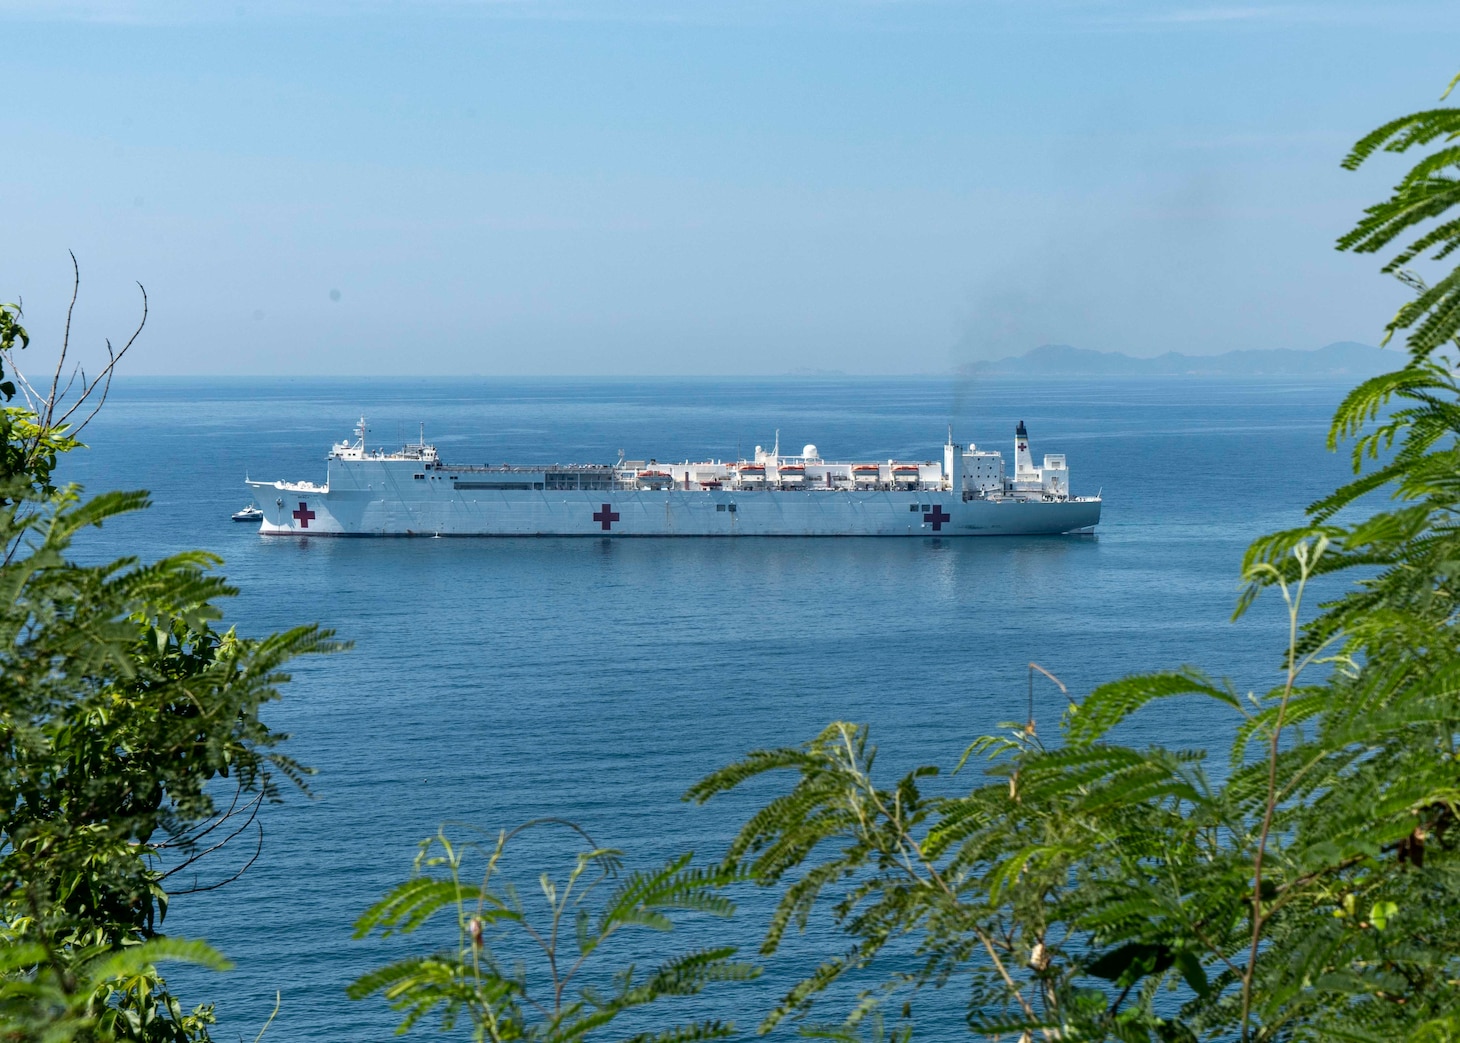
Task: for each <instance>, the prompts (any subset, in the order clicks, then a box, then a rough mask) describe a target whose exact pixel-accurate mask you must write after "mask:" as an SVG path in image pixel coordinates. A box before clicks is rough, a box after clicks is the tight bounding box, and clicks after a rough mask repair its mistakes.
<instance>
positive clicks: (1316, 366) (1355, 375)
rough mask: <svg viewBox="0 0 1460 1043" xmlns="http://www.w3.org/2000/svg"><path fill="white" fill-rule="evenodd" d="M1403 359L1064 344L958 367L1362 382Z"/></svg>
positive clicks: (1021, 372)
mask: <svg viewBox="0 0 1460 1043" xmlns="http://www.w3.org/2000/svg"><path fill="white" fill-rule="evenodd" d="M1406 361H1407V356H1406V355H1405V353H1404V350H1403V349H1402V348H1376V347H1374V346H1373V345H1370V344H1359V343H1357V342H1355V341H1348V340H1345V341H1339V342H1338V343H1335V344H1329V345H1326V346H1325V347H1321V348H1319V349H1317V350H1316V351H1295V350H1292V349H1290V348H1276V349H1273V350H1269V351H1228V352H1224V353H1223V354H1221V355H1183V354H1181V353H1179V352H1175V351H1168V352H1166V354H1164V355H1157V356H1155V357H1154V358H1133V357H1132V356H1130V355H1123V354H1121V353H1120V352H1118V351H1091V350H1090V349H1088V348H1074V347H1070V346H1069V345H1068V344H1045V345H1043V346H1042V347H1038V348H1034V349H1032V350H1030V351H1027V352H1025V353H1024V354H1023V355H1019V356H1013V357H1010V358H1002V359H997V360H994V361H988V362H969V363H966V364H964V365H962V366H959V367H958V372H959V374H961V375H963V376H970V377H1255V378H1261V377H1308V378H1315V379H1322V378H1333V379H1336V380H1337V379H1344V380H1362V379H1365V378H1368V377H1372V376H1377V375H1378V374H1380V373H1387V372H1389V371H1390V370H1394V369H1398V368H1399V367H1400V366H1402V365H1404V363H1405V362H1406Z"/></svg>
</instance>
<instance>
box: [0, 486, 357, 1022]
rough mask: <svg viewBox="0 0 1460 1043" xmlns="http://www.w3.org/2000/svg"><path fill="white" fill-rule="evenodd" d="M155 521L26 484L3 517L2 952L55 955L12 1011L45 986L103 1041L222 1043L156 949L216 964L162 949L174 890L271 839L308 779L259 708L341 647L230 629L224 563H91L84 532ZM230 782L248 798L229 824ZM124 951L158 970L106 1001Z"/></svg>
mask: <svg viewBox="0 0 1460 1043" xmlns="http://www.w3.org/2000/svg"><path fill="white" fill-rule="evenodd" d="M145 505H146V499H145V497H144V496H143V495H142V494H139V493H107V494H103V495H101V496H98V497H95V498H93V499H91V500H89V501H85V502H82V501H81V500H80V499H79V497H78V495H77V493H76V492H75V491H74V490H71V489H67V490H62V491H60V492H57V493H55V494H53V495H52V496H50V497H47V498H45V499H42V500H37V499H35V498H33V496H32V494H31V493H29V492H28V491H27V490H26V489H25V488H24V487H17V488H16V495H15V496H14V498H12V499H11V501H10V502H9V503H8V504H7V505H5V506H4V507H0V540H3V543H4V546H5V547H7V548H9V549H10V551H11V554H10V559H9V560H8V561H6V562H5V563H4V564H3V565H0V747H3V749H4V753H5V756H4V758H3V760H0V910H3V917H4V926H3V930H0V941H3V943H4V944H5V946H6V951H7V952H8V953H9V959H10V961H11V964H10V965H11V967H12V970H13V969H14V968H15V967H16V966H17V965H16V964H15V953H16V952H22V953H34V952H36V951H44V952H45V953H46V954H47V960H46V961H45V962H44V963H42V962H39V961H36V960H34V959H33V958H32V959H29V960H23V961H21V963H20V964H19V965H18V966H19V967H20V968H22V969H21V970H20V971H18V972H14V973H12V974H11V975H10V976H8V977H7V979H6V981H5V983H4V987H5V988H7V989H9V990H11V992H10V996H11V998H12V999H14V998H17V997H19V998H23V997H24V996H25V995H27V992H26V990H27V989H41V990H42V991H41V992H40V993H36V995H49V996H51V997H52V998H51V999H49V1000H47V1001H46V1007H45V1009H46V1010H51V1009H54V1010H59V1011H63V1012H69V1013H67V1017H72V1016H73V1015H74V1016H83V1015H84V1018H83V1020H86V1019H90V1020H88V1021H87V1022H86V1023H87V1024H89V1025H91V1030H92V1031H93V1033H94V1036H95V1038H112V1037H113V1036H115V1037H116V1038H119V1039H147V1040H182V1039H191V1038H204V1037H206V1028H205V1026H206V1024H207V1023H208V1021H209V1020H210V1019H211V1015H210V1013H209V1011H208V1010H207V1009H206V1008H204V1009H200V1010H198V1011H195V1012H194V1013H192V1014H183V1013H182V1011H181V1009H180V1008H179V1007H178V1005H177V1003H176V1001H175V1000H174V999H173V998H172V997H171V996H170V995H169V994H168V993H167V992H166V989H165V986H164V984H163V981H162V979H161V978H160V977H158V976H157V974H156V972H155V971H153V970H151V969H149V968H150V965H151V958H150V957H149V956H148V954H149V953H158V954H164V955H167V956H168V957H169V958H176V957H178V956H188V957H194V958H196V957H199V956H200V955H206V953H205V952H204V950H201V949H187V948H179V947H178V944H179V943H176V942H174V941H172V940H169V942H168V945H169V946H171V948H168V947H164V946H161V945H155V944H152V943H153V942H155V941H157V940H158V932H159V927H160V924H161V921H162V919H163V917H164V916H165V915H166V911H167V902H168V899H169V888H170V887H172V886H173V884H172V879H176V880H179V881H182V880H183V879H184V877H183V875H182V874H184V873H187V874H194V873H196V871H197V866H196V863H197V860H198V859H200V858H201V857H202V856H203V855H204V854H206V853H207V852H208V851H209V850H210V849H212V848H214V847H216V846H217V844H218V841H220V840H225V839H227V838H228V837H230V836H232V835H235V834H238V833H239V832H241V831H242V829H243V828H244V827H249V826H253V827H256V826H257V823H256V820H255V816H256V815H257V812H258V810H259V808H260V806H261V805H262V804H263V803H265V802H268V801H271V800H276V799H278V795H279V793H278V785H277V782H276V779H278V778H279V777H282V778H285V779H288V780H292V781H294V782H302V780H303V778H304V776H305V771H304V769H302V768H301V767H300V766H299V765H297V764H295V763H294V762H293V761H292V760H291V759H289V758H288V757H287V756H284V755H283V754H281V753H280V752H278V750H277V746H278V744H279V743H280V742H281V741H282V740H283V739H284V738H285V736H283V735H281V734H279V733H277V732H274V731H272V730H271V729H269V728H268V726H267V725H265V724H264V723H263V721H262V720H261V719H260V715H259V711H260V709H261V707H262V706H264V705H265V704H266V703H268V702H269V701H271V700H273V699H275V698H277V696H278V686H279V685H280V684H282V683H283V682H284V681H286V680H287V679H288V678H287V674H285V673H284V670H283V668H284V665H285V664H286V663H287V662H288V660H289V659H291V658H292V657H294V656H297V655H301V654H305V653H311V652H319V651H325V650H328V649H329V648H330V647H331V643H330V641H329V638H328V635H327V634H325V633H323V632H321V631H319V630H317V629H315V628H312V627H301V628H298V629H295V630H291V631H288V632H286V633H282V634H275V635H271V636H269V637H266V638H263V639H258V640H253V639H246V638H242V637H239V636H238V635H237V634H235V633H234V632H233V631H232V630H229V631H227V632H225V633H219V632H218V631H216V630H214V629H213V628H212V623H213V622H214V621H215V620H216V619H217V618H218V617H219V611H218V609H217V607H216V602H217V600H218V599H220V598H223V597H227V596H229V595H231V594H232V593H233V591H232V589H231V588H229V587H228V586H227V585H226V584H225V583H224V581H223V580H222V578H221V577H219V576H217V575H215V574H214V573H213V572H212V569H213V566H214V565H216V563H217V559H215V558H214V557H213V556H212V555H208V554H204V553H201V552H194V553H189V554H182V555H177V556H174V557H171V558H166V559H163V560H162V561H158V562H155V563H151V564H142V563H140V562H138V561H137V560H135V559H122V560H119V561H114V562H110V563H108V564H105V565H98V566H82V565H78V564H77V563H75V562H74V561H73V560H71V558H70V551H71V545H72V541H73V540H74V538H75V537H76V536H77V534H78V532H79V531H80V530H82V529H84V528H85V527H87V526H99V525H102V524H104V523H106V522H108V521H111V520H112V519H114V518H116V517H117V516H118V515H119V514H121V513H123V512H126V511H130V510H136V509H138V508H140V507H143V506H145ZM220 780H226V783H225V784H231V785H230V787H229V788H230V789H231V790H232V791H233V796H232V798H231V801H230V803H229V804H228V805H226V806H224V807H222V808H220V807H218V806H217V805H216V804H215V794H216V793H217V792H218V789H217V785H216V784H217V783H218V782H219V781H220ZM260 836H261V834H260ZM170 878H172V879H170ZM191 886H193V885H192V883H191V882H189V883H188V884H187V885H186V887H191ZM185 889H186V888H185ZM144 943H145V944H144ZM149 945H150V946H151V947H150V948H148V947H146V946H149ZM37 946H39V950H37V949H36V947H37ZM138 947H141V948H138ZM134 948H138V951H137V953H136V954H135V955H133V954H131V950H133V949H134ZM118 954H128V957H127V958H128V959H131V960H132V961H133V963H134V964H136V961H137V960H141V961H142V962H141V963H140V964H137V965H136V966H135V967H133V968H132V969H130V970H129V971H128V972H127V976H126V981H125V982H122V983H118V982H117V981H113V980H111V979H110V978H107V977H106V975H105V974H103V978H102V979H101V980H103V981H105V982H106V984H105V985H104V987H99V986H97V985H96V982H97V980H98V979H97V977H96V974H97V973H100V972H104V971H106V969H107V968H109V967H115V966H118V965H117V964H115V963H114V962H108V961H109V960H112V958H113V957H117V958H120V957H119V956H118ZM209 960H212V958H211V957H209ZM213 962H216V961H213ZM16 990H18V991H16ZM45 990H50V991H49V992H46V991H45ZM56 990H59V992H60V994H63V995H64V996H65V997H66V1002H65V1003H59V1002H58V1001H56V1000H55V996H56V995H57V992H56ZM77 1011H80V1012H81V1014H80V1015H76V1014H75V1012H77ZM42 1014H44V1011H42ZM38 1016H41V1015H38ZM88 1038H90V1037H88Z"/></svg>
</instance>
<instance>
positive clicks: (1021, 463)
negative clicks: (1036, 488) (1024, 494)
mask: <svg viewBox="0 0 1460 1043" xmlns="http://www.w3.org/2000/svg"><path fill="white" fill-rule="evenodd" d="M1033 470H1034V458H1033V456H1031V455H1030V453H1029V432H1028V431H1027V430H1025V427H1024V421H1022V420H1021V421H1019V426H1018V427H1017V428H1015V429H1014V477H1015V479H1016V480H1017V479H1018V477H1019V476H1020V475H1025V474H1028V473H1030V472H1031V471H1033Z"/></svg>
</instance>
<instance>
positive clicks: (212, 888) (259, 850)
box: [169, 823, 264, 896]
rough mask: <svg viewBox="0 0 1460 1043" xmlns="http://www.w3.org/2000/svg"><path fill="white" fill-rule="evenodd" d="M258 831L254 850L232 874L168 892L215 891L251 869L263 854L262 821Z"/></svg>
mask: <svg viewBox="0 0 1460 1043" xmlns="http://www.w3.org/2000/svg"><path fill="white" fill-rule="evenodd" d="M258 831H259V842H258V844H257V845H256V846H255V847H254V852H253V854H252V855H251V856H249V860H248V861H247V862H245V863H244V864H243V865H242V866H241V867H240V868H239V870H238V872H236V873H234V874H233V875H232V876H230V877H228V878H227V879H225V880H219V881H218V882H217V883H216V884H208V885H206V886H204V887H188V888H184V889H182V890H179V891H172V892H169V893H170V894H172V895H174V896H175V895H196V894H202V893H203V892H204V891H216V890H218V888H220V887H227V886H228V885H229V884H231V883H233V881H235V880H237V879H238V878H239V877H241V876H243V874H244V873H246V872H248V871H249V870H250V869H252V868H253V864H254V863H255V862H257V861H258V860H259V855H261V854H263V851H264V827H263V824H262V823H259V824H258Z"/></svg>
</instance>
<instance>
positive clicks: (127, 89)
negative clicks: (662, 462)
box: [0, 0, 1460, 376]
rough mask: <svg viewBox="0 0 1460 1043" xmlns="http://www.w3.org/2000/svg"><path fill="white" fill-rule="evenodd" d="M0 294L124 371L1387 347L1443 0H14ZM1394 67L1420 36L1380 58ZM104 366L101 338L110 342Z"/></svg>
mask: <svg viewBox="0 0 1460 1043" xmlns="http://www.w3.org/2000/svg"><path fill="white" fill-rule="evenodd" d="M0 19H3V23H4V25H5V32H6V37H7V48H8V53H7V73H8V76H7V80H8V83H9V84H10V87H11V95H12V103H11V107H10V108H11V113H10V114H11V134H10V138H11V140H10V151H9V155H8V157H7V164H6V165H5V167H4V169H3V170H0V198H3V199H4V200H5V204H6V205H5V214H6V221H7V243H6V250H5V251H4V256H3V261H0V299H6V300H14V299H16V298H17V297H23V299H24V302H25V305H26V324H27V325H28V327H29V328H30V331H31V333H32V335H33V337H34V343H33V346H32V349H31V351H30V352H29V354H30V355H31V356H32V360H31V368H36V369H39V368H41V364H42V360H43V359H44V358H45V354H46V351H47V349H48V348H49V347H51V346H52V345H53V344H54V343H55V342H56V341H57V340H58V339H59V336H60V331H61V327H62V323H63V321H64V312H65V303H66V299H67V296H68V294H69V291H70V284H71V270H70V260H69V258H68V256H67V253H66V251H67V249H68V248H69V249H71V250H74V251H75V253H76V255H77V257H78V259H79V261H80V264H81V278H82V287H81V298H80V303H79V305H78V308H77V313H76V323H75V328H74V330H73V344H74V349H73V350H79V351H80V352H81V357H83V358H84V359H86V360H87V361H88V362H89V363H93V364H94V362H95V360H96V358H97V357H98V354H99V352H100V351H101V341H102V338H103V337H104V336H110V337H112V339H113V341H114V342H116V341H120V340H125V338H126V335H127V333H128V332H129V331H130V328H131V325H132V324H133V323H134V321H135V318H136V315H137V310H138V303H139V300H138V296H137V291H136V287H135V282H137V281H140V282H142V283H144V284H145V285H146V287H147V291H148V294H149V296H150V302H151V317H150V319H149V322H148V328H147V331H146V333H145V334H144V336H143V337H142V339H141V340H140V341H139V343H138V346H137V347H136V348H135V349H134V353H133V355H132V356H131V357H130V358H129V359H128V361H127V364H126V368H125V372H126V373H127V374H128V375H135V376H143V375H179V376H186V375H198V376H212V375H219V376H221V375H231V374H232V375H261V376H268V375H277V376H285V375H301V376H303V375H316V376H352V375H354V376H372V375H374V376H386V375H390V374H400V373H411V374H414V375H439V376H451V375H456V374H461V375H468V374H478V375H483V376H495V375H501V376H554V375H561V376H578V375H581V376H591V375H615V374H625V375H628V374H638V375H665V376H698V375H716V376H774V375H788V374H789V375H795V374H796V371H798V370H799V371H806V370H809V371H817V370H824V371H836V372H841V373H845V374H847V375H850V376H858V375H879V374H896V373H908V374H927V375H937V374H943V373H947V372H949V371H951V370H953V369H955V368H956V367H957V366H959V365H962V364H966V363H969V362H973V361H976V360H988V359H998V358H1002V357H1005V356H1011V355H1019V354H1022V353H1024V352H1025V351H1028V350H1030V349H1033V348H1035V347H1038V346H1040V345H1042V344H1051V343H1053V344H1070V345H1075V346H1078V347H1082V348H1087V349H1090V350H1095V351H1106V352H1121V353H1124V354H1128V355H1131V356H1133V357H1149V356H1155V355H1160V354H1162V353H1164V352H1167V351H1178V352H1182V353H1185V354H1191V355H1216V354H1221V353H1223V352H1226V351H1234V350H1251V349H1268V348H1286V349H1297V350H1312V349H1316V348H1319V347H1321V346H1323V345H1326V344H1329V343H1333V342H1338V341H1359V342H1364V343H1371V344H1372V343H1376V342H1377V341H1378V339H1379V337H1380V335H1381V333H1382V328H1383V324H1384V322H1385V321H1386V320H1387V319H1388V318H1389V316H1391V315H1392V314H1393V312H1394V309H1395V308H1396V307H1397V306H1398V304H1399V303H1400V301H1401V300H1402V299H1403V291H1402V288H1401V287H1399V286H1398V285H1397V284H1394V283H1393V282H1392V280H1386V279H1385V278H1384V277H1382V276H1381V275H1379V274H1378V268H1379V263H1380V262H1379V261H1378V260H1377V259H1376V258H1374V257H1372V256H1368V257H1355V256H1350V255H1343V254H1338V253H1336V252H1335V251H1334V250H1333V249H1332V243H1333V240H1334V239H1335V238H1336V237H1337V236H1338V235H1339V234H1341V233H1342V232H1344V231H1346V230H1347V229H1348V228H1349V227H1350V226H1351V224H1352V223H1353V221H1354V220H1355V219H1356V218H1357V217H1358V216H1359V215H1360V214H1361V212H1362V210H1363V208H1364V207H1365V206H1366V205H1368V204H1370V203H1372V202H1374V201H1375V200H1377V199H1379V198H1381V197H1382V196H1383V195H1384V194H1385V193H1386V192H1387V190H1388V188H1389V187H1390V185H1391V184H1392V183H1393V182H1394V181H1395V180H1396V179H1397V178H1398V176H1399V173H1400V172H1401V170H1402V169H1403V166H1404V161H1403V160H1402V159H1395V158H1392V157H1380V158H1379V159H1378V160H1376V161H1374V162H1372V163H1371V164H1369V165H1368V166H1366V167H1365V168H1364V169H1363V170H1362V171H1360V172H1358V173H1347V172H1344V171H1342V170H1341V169H1340V168H1339V166H1338V164H1339V161H1340V160H1341V159H1342V157H1343V155H1344V153H1345V152H1346V150H1347V148H1348V146H1349V145H1350V144H1351V143H1352V142H1353V141H1354V140H1356V139H1357V138H1358V137H1360V136H1361V135H1362V134H1364V133H1365V132H1367V131H1368V130H1370V129H1372V128H1373V127H1374V126H1377V125H1378V124H1380V123H1382V122H1384V121H1385V120H1387V119H1389V118H1391V117H1393V116H1395V115H1398V114H1400V113H1403V112H1408V111H1412V110H1415V109H1419V108H1423V107H1426V106H1430V105H1433V104H1435V103H1436V99H1437V98H1438V96H1439V94H1440V91H1441V90H1442V89H1443V88H1444V85H1445V84H1446V83H1447V82H1448V81H1449V79H1450V77H1451V76H1452V75H1454V73H1455V72H1456V68H1457V67H1456V63H1455V60H1454V58H1453V54H1452V53H1451V51H1452V49H1451V48H1450V47H1449V46H1448V37H1447V34H1446V32H1445V30H1451V29H1454V28H1457V27H1460V10H1456V9H1454V8H1453V7H1452V6H1448V5H1447V6H1441V5H1439V4H1432V3H1412V4H1405V5H1399V6H1396V5H1383V4H1378V3H1371V2H1346V3H1345V2H1340V3H1332V4H1325V5H1305V4H1296V5H1295V4H1251V5H1245V6H1232V7H1227V6H1221V5H1203V4H1200V3H1197V4H1192V5H1187V6H1183V7H1172V6H1170V5H1167V4H1160V3H1156V2H1114V0H1112V2H1098V0H1090V2H1077V0H1069V2H1041V3H1030V4H1013V3H1006V2H1002V0H988V2H977V3H957V2H951V0H950V2H941V0H914V2H907V3H882V2H872V0H866V2H863V0H821V2H807V3H801V4H771V3H768V2H758V0H750V2H746V3H740V4H729V3H717V2H709V0H704V2H693V0H685V2H680V3H673V4H671V3H667V2H665V3H658V2H652V3H651V2H643V3H619V2H615V0H604V2H602V3H598V4H594V5H591V6H588V5H581V4H576V3H567V2H556V0H541V2H534V0H522V2H480V3H473V2H471V0H460V2H446V0H442V2H422V3H417V4H387V3H384V2H380V3H376V2H371V0H360V2H352V3H346V2H343V0H340V2H320V3H313V4H310V3H305V4H301V5H285V4H274V3H262V4H239V5H236V6H235V5H228V6H227V7H226V9H225V8H222V7H220V8H217V9H216V10H215V9H214V8H211V7H210V8H205V9H197V8H195V7H194V6H193V5H187V4H182V3H173V2H167V0H130V2H126V3H119V4H107V5H102V4H89V3H86V2H72V3H63V4H43V3H39V2H28V0H19V2H16V0H0ZM1380 59H1383V60H1380ZM92 368H94V365H93V367H92Z"/></svg>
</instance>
